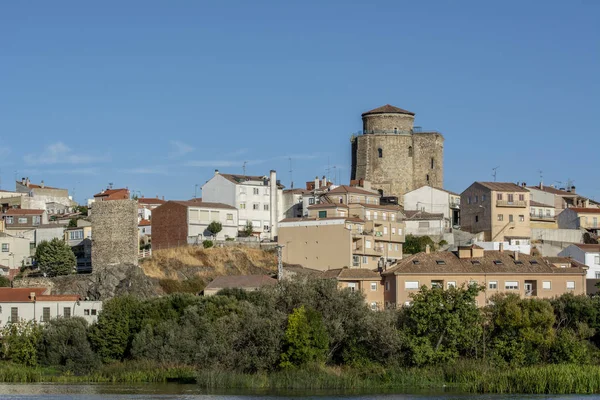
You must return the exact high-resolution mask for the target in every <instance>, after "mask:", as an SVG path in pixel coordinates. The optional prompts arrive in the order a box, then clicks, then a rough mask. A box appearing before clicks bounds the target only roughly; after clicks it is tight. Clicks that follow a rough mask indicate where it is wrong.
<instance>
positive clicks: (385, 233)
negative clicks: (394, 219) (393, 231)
mask: <svg viewBox="0 0 600 400" xmlns="http://www.w3.org/2000/svg"><path fill="white" fill-rule="evenodd" d="M383 234H384V235H387V234H388V229H387V226H384V227H383Z"/></svg>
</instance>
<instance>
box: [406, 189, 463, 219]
mask: <svg viewBox="0 0 600 400" xmlns="http://www.w3.org/2000/svg"><path fill="white" fill-rule="evenodd" d="M459 208H460V195H458V194H454V193H451V192H448V191H446V190H443V189H438V188H434V187H431V186H421V187H420V188H418V189H415V190H411V191H410V192H407V193H405V194H404V209H405V210H419V211H425V212H428V213H431V214H444V219H446V220H448V221H450V223H451V225H457V224H458V223H459V220H458V219H459V216H458V210H459ZM407 229H408V226H407Z"/></svg>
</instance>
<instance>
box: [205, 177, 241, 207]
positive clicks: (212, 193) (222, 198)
mask: <svg viewBox="0 0 600 400" xmlns="http://www.w3.org/2000/svg"><path fill="white" fill-rule="evenodd" d="M236 186H237V185H236V184H235V183H233V182H231V181H230V180H228V179H225V178H223V177H222V176H221V175H219V174H215V176H213V177H212V178H210V179H209V180H208V182H206V183H205V184H204V185H203V186H202V201H207V202H211V203H223V204H227V205H230V206H232V207H236V208H239V205H238V204H237V197H236V193H235V189H236Z"/></svg>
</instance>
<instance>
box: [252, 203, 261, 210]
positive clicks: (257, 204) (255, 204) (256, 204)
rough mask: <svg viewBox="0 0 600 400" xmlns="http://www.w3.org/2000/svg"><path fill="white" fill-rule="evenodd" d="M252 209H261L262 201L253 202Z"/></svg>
mask: <svg viewBox="0 0 600 400" xmlns="http://www.w3.org/2000/svg"><path fill="white" fill-rule="evenodd" d="M252 209H253V210H260V203H253V204H252Z"/></svg>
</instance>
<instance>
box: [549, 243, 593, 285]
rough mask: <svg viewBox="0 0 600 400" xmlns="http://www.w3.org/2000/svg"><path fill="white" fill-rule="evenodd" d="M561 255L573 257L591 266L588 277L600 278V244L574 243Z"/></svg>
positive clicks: (560, 254)
mask: <svg viewBox="0 0 600 400" xmlns="http://www.w3.org/2000/svg"><path fill="white" fill-rule="evenodd" d="M558 255H559V256H561V257H571V258H572V259H573V260H575V261H579V262H580V263H583V264H585V265H587V266H588V267H589V269H588V271H587V276H586V278H587V279H600V245H585V244H584V245H576V244H572V245H570V246H569V247H567V248H566V249H564V250H563V251H561V252H560V253H558Z"/></svg>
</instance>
